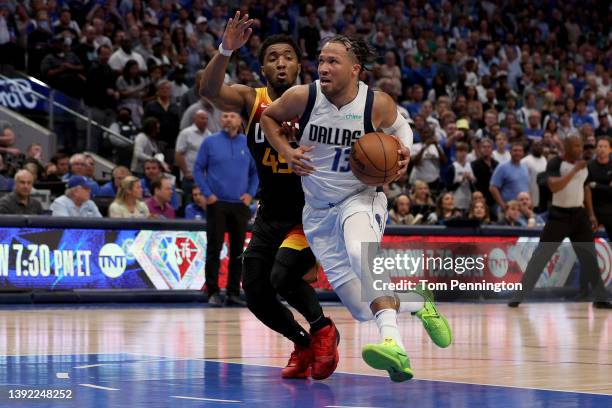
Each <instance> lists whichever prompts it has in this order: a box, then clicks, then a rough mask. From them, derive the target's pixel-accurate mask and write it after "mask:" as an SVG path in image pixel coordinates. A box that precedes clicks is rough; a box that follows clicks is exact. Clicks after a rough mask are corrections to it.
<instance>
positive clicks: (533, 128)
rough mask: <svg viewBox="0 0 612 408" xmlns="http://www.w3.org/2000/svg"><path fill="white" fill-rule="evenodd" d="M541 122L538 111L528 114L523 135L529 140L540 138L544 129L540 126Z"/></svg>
mask: <svg viewBox="0 0 612 408" xmlns="http://www.w3.org/2000/svg"><path fill="white" fill-rule="evenodd" d="M540 123H541V115H540V112H538V111H535V112H532V113H531V114H530V115H529V119H528V120H527V127H526V128H525V136H527V138H528V139H529V140H531V141H535V140H541V139H542V134H543V133H544V131H543V130H542V127H541V126H540Z"/></svg>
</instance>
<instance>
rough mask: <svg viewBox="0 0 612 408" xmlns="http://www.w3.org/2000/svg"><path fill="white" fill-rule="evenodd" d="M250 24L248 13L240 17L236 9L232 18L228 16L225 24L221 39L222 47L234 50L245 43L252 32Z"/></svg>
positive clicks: (251, 22) (251, 21)
mask: <svg viewBox="0 0 612 408" xmlns="http://www.w3.org/2000/svg"><path fill="white" fill-rule="evenodd" d="M252 24H253V20H252V19H249V15H248V14H245V15H244V16H243V17H242V18H241V17H240V11H237V12H236V15H235V16H234V18H230V19H229V21H228V22H227V25H226V26H225V32H224V33H223V40H222V44H223V48H224V49H226V50H231V51H234V50H237V49H239V48H240V47H242V46H243V45H244V44H246V42H247V41H248V39H249V37H250V36H251V33H252V32H253V29H252V28H251V25H252Z"/></svg>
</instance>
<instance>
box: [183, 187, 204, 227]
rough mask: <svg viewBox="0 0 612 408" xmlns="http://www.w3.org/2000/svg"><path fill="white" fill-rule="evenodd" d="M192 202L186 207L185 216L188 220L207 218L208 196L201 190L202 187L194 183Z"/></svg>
mask: <svg viewBox="0 0 612 408" xmlns="http://www.w3.org/2000/svg"><path fill="white" fill-rule="evenodd" d="M191 196H192V201H193V202H192V203H190V204H187V207H185V218H186V219H188V220H193V219H197V220H205V219H206V198H205V197H204V195H203V194H202V191H200V187H198V186H197V185H195V184H194V185H193V187H192V188H191Z"/></svg>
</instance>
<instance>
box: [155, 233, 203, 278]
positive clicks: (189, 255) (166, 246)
mask: <svg viewBox="0 0 612 408" xmlns="http://www.w3.org/2000/svg"><path fill="white" fill-rule="evenodd" d="M160 249H161V250H162V252H161V258H162V261H164V262H165V264H166V267H168V269H169V270H170V271H171V272H172V274H173V275H174V278H175V279H176V280H177V281H180V280H181V279H183V277H184V276H185V273H187V271H188V270H189V267H191V264H192V263H193V261H194V260H195V258H196V256H197V255H198V252H199V250H198V247H197V245H196V244H195V242H193V240H192V239H191V238H189V237H167V238H165V239H163V240H162V242H161V245H160Z"/></svg>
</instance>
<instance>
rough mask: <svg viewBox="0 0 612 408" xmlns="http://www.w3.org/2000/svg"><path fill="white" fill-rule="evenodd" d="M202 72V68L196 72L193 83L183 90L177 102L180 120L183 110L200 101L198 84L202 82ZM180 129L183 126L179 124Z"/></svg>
mask: <svg viewBox="0 0 612 408" xmlns="http://www.w3.org/2000/svg"><path fill="white" fill-rule="evenodd" d="M203 73H204V70H203V69H201V70H199V71H198V72H196V74H195V77H194V85H193V86H192V87H191V88H190V89H189V90H188V91H187V92H185V94H184V95H183V96H182V97H181V101H180V103H179V111H180V114H181V121H182V117H183V114H184V113H185V111H186V110H187V109H188V108H189V107H190V106H191V105H193V104H194V103H197V102H199V101H200V84H201V83H202V75H203ZM181 129H184V128H183V127H182V126H181Z"/></svg>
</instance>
